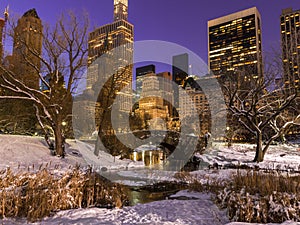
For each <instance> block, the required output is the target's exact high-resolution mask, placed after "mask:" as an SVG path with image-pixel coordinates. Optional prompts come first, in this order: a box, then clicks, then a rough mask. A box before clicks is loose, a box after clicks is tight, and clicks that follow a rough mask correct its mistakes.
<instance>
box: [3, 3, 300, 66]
mask: <svg viewBox="0 0 300 225" xmlns="http://www.w3.org/2000/svg"><path fill="white" fill-rule="evenodd" d="M231 2H232V4H224V2H223V1H221V0H215V1H210V2H205V3H201V2H199V1H196V0H190V1H189V4H187V3H186V2H184V1H179V0H177V1H171V0H165V1H158V0H152V1H138V0H129V18H128V21H129V22H130V23H132V24H134V26H135V41H140V40H148V39H154V40H163V41H169V42H174V43H177V44H180V45H182V46H184V47H187V48H189V49H190V50H192V51H193V52H195V53H196V54H198V55H199V56H200V57H201V58H202V59H203V60H204V61H205V62H207V57H208V56H207V22H208V20H211V19H214V18H218V17H222V16H224V15H227V14H231V13H234V12H237V11H240V10H243V9H246V8H250V7H253V6H256V7H257V8H258V10H259V11H260V13H261V16H262V44H263V52H265V51H270V49H271V48H274V47H275V48H277V49H280V15H281V10H282V9H284V8H289V7H292V8H293V10H297V9H300V4H299V2H298V1H296V0H288V1H276V2H274V1H271V0H266V1H263V2H262V1H258V0H256V1H251V2H244V1H243V2H240V1H237V0H232V1H231ZM7 5H9V7H10V15H11V16H14V17H16V16H21V15H23V13H24V12H26V11H27V10H29V9H31V8H36V10H37V12H38V14H39V16H40V18H41V20H42V21H43V22H44V23H50V24H51V21H55V20H56V19H57V18H58V16H59V15H60V14H61V12H67V11H68V10H73V11H75V12H76V13H80V12H82V11H83V10H85V11H87V12H88V14H89V16H90V20H91V28H90V30H93V29H94V28H96V27H99V26H102V25H105V24H108V23H110V22H111V21H112V19H113V15H112V13H111V12H112V10H113V1H112V0H109V1H108V0H107V1H101V2H98V1H88V2H87V1H83V0H78V1H76V2H74V1H70V0H66V1H63V2H62V1H58V0H54V1H51V2H50V1H49V2H48V1H47V2H40V1H38V0H31V1H29V0H25V1H22V2H19V1H16V0H4V1H2V2H1V4H0V11H1V10H2V11H3V12H4V9H5V7H6V6H7ZM1 17H3V15H1ZM6 45H8V43H6ZM11 48H12V45H11V44H10V46H6V49H5V50H6V51H11Z"/></svg>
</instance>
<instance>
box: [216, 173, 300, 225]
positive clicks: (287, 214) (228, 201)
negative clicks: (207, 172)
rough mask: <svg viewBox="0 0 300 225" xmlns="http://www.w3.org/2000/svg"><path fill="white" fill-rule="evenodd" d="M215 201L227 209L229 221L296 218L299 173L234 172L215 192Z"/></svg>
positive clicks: (299, 199)
mask: <svg viewBox="0 0 300 225" xmlns="http://www.w3.org/2000/svg"><path fill="white" fill-rule="evenodd" d="M216 201H217V203H218V204H219V205H220V206H221V207H223V208H227V212H228V216H229V219H231V220H233V221H240V222H252V223H253V222H256V223H282V222H284V221H286V220H294V221H300V176H299V175H298V176H290V175H288V174H286V173H284V174H282V173H281V174H280V173H277V172H270V173H262V172H259V171H253V170H249V171H247V173H243V174H242V173H240V172H238V174H237V176H235V177H234V178H233V180H232V182H230V183H228V184H227V185H226V187H224V189H223V190H222V191H219V192H217V197H216Z"/></svg>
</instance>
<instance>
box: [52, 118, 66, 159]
mask: <svg viewBox="0 0 300 225" xmlns="http://www.w3.org/2000/svg"><path fill="white" fill-rule="evenodd" d="M53 130H54V136H55V151H56V154H57V155H58V156H61V157H64V155H65V151H64V145H65V140H64V136H63V133H62V124H61V121H57V123H55V127H54V129H53Z"/></svg>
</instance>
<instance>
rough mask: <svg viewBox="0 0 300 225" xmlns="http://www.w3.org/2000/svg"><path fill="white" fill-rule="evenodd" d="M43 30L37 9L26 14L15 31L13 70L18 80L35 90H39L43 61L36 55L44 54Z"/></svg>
mask: <svg viewBox="0 0 300 225" xmlns="http://www.w3.org/2000/svg"><path fill="white" fill-rule="evenodd" d="M42 30H43V26H42V21H41V20H40V18H39V16H38V14H37V12H36V10H35V9H30V10H28V11H27V12H25V13H24V15H23V16H22V17H21V18H20V19H19V20H18V24H17V26H16V27H15V29H14V44H13V55H12V62H11V66H12V70H13V71H14V72H15V74H16V75H17V76H18V79H20V80H21V81H23V82H24V83H25V84H26V85H27V86H29V87H31V88H34V89H39V80H40V79H39V72H40V71H39V70H40V68H41V61H40V59H39V58H38V57H37V56H36V55H40V54H41V53H42V37H43V35H42ZM33 52H34V53H33ZM28 61H29V62H31V63H32V65H30V64H29V63H28Z"/></svg>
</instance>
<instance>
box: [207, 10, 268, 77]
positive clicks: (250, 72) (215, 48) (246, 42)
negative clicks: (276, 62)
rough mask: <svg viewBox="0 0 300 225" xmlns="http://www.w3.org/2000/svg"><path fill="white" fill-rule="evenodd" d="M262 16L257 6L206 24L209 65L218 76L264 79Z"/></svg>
mask: <svg viewBox="0 0 300 225" xmlns="http://www.w3.org/2000/svg"><path fill="white" fill-rule="evenodd" d="M261 42H262V40H261V16H260V13H259V12H258V10H257V8H256V7H253V8H249V9H246V10H243V11H239V12H236V13H233V14H230V15H226V16H223V17H220V18H216V19H213V20H210V21H208V64H209V68H210V70H211V72H212V73H213V74H214V75H215V76H217V77H221V76H226V75H227V74H236V76H238V79H237V80H239V79H252V78H258V77H261V76H263V64H262V43H261Z"/></svg>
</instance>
